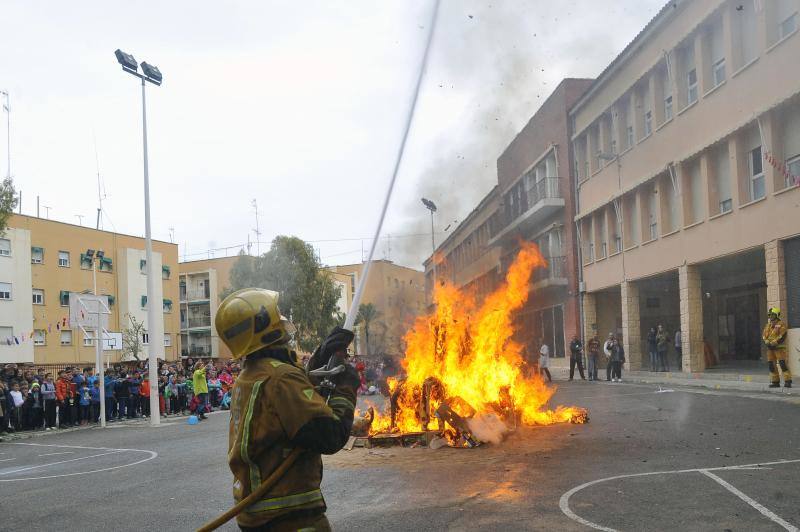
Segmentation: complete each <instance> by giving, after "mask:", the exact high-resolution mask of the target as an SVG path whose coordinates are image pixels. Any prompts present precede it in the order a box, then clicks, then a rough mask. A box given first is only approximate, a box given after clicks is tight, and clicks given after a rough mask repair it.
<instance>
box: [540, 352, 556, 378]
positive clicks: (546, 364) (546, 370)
mask: <svg viewBox="0 0 800 532" xmlns="http://www.w3.org/2000/svg"><path fill="white" fill-rule="evenodd" d="M539 373H540V374H541V375H547V382H553V377H552V375H550V348H549V347H548V346H547V344H545V343H542V347H541V348H540V349H539Z"/></svg>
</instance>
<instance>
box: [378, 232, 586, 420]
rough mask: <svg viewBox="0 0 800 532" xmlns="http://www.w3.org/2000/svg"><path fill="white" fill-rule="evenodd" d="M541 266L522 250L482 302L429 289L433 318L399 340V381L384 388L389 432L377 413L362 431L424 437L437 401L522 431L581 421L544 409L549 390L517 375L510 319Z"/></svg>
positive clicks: (446, 289)
mask: <svg viewBox="0 0 800 532" xmlns="http://www.w3.org/2000/svg"><path fill="white" fill-rule="evenodd" d="M543 266H546V261H545V259H544V258H543V257H542V255H541V254H540V253H539V250H538V248H537V247H536V246H535V245H534V244H531V243H523V244H522V247H521V250H520V251H519V254H518V255H517V258H516V260H515V261H514V263H513V264H512V265H511V267H510V268H509V270H508V273H507V275H506V278H505V281H504V282H503V283H502V285H501V286H500V287H498V288H497V290H495V291H494V292H493V293H492V294H490V295H489V296H488V297H486V298H485V299H484V300H483V301H477V300H476V297H475V296H474V294H470V293H468V292H467V291H462V290H459V289H458V288H456V287H455V286H454V285H453V284H451V283H448V282H444V283H441V284H440V285H438V286H436V288H435V290H434V302H435V311H434V313H433V314H431V315H425V316H420V317H418V318H417V319H416V321H415V322H414V325H413V327H412V328H411V330H409V331H408V333H407V334H406V335H405V341H406V345H407V348H406V352H405V358H404V359H403V361H402V366H403V368H404V370H405V373H406V379H405V382H401V381H396V380H390V382H389V387H390V390H391V391H392V392H393V393H394V395H395V400H396V405H397V406H396V413H395V419H394V426H392V420H391V419H390V416H389V415H388V412H384V413H383V414H377V415H376V417H375V420H374V421H373V423H372V427H371V430H370V432H371V433H373V434H375V433H384V432H389V431H399V432H414V431H420V430H425V429H426V428H427V426H426V425H427V423H426V420H428V419H431V417H432V416H431V414H432V413H433V412H435V410H436V408H438V406H439V405H440V404H441V402H442V401H444V400H447V401H448V403H449V404H450V406H451V407H452V408H453V409H454V410H455V411H457V412H458V413H459V414H461V415H462V416H469V415H470V414H473V413H474V414H476V415H481V414H490V413H492V414H495V415H502V413H503V412H506V413H509V412H510V413H511V415H512V417H514V416H516V418H517V419H519V420H520V421H521V422H522V423H524V424H527V425H549V424H552V423H558V422H566V421H580V420H582V419H583V418H584V417H585V410H583V409H581V408H577V407H563V406H559V407H557V408H556V409H555V410H551V409H548V408H547V403H548V401H549V400H550V398H551V397H552V396H553V394H554V393H555V387H548V386H547V385H546V384H545V383H544V381H543V380H542V379H541V378H540V377H539V376H538V375H532V376H526V375H524V374H523V368H524V367H525V366H526V363H525V361H524V357H523V346H522V345H521V344H519V343H518V342H516V341H514V340H513V335H514V326H513V317H514V313H515V312H516V311H518V310H519V309H520V308H522V306H523V305H524V304H525V302H526V301H527V299H528V294H529V286H530V284H529V282H530V277H531V274H532V272H533V270H534V269H535V268H540V267H543ZM431 387H433V388H435V389H434V390H433V391H432V392H431V393H430V394H424V393H423V390H430V389H431ZM424 395H429V396H430V404H429V405H428V406H429V408H428V409H427V410H428V411H427V413H426V412H425V410H426V409H425V408H424V407H420V402H421V399H422V398H423V396H424ZM455 398H460V400H459V399H455ZM473 411H474V412H473ZM430 423H431V424H432V425H434V424H435V421H433V420H431V421H430Z"/></svg>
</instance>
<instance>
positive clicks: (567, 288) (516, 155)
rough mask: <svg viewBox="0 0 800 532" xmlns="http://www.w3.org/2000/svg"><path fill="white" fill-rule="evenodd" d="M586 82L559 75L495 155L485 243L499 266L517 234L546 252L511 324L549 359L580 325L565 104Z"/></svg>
mask: <svg viewBox="0 0 800 532" xmlns="http://www.w3.org/2000/svg"><path fill="white" fill-rule="evenodd" d="M591 83H592V80H590V79H573V78H567V79H565V80H563V81H562V82H561V83H560V84H559V85H558V87H556V89H555V90H554V91H553V93H552V94H551V95H550V96H549V97H548V98H547V100H546V101H545V102H544V103H543V104H542V106H541V107H540V108H539V109H538V110H537V111H536V113H535V114H534V115H533V117H532V118H531V119H530V121H529V122H528V123H527V124H526V125H525V127H524V128H523V129H522V131H520V132H519V134H517V136H516V137H515V138H514V140H513V141H511V143H510V144H509V145H508V147H507V148H506V149H505V150H504V151H503V153H502V154H501V155H500V157H499V158H498V159H497V180H498V194H499V196H500V204H499V208H498V210H497V212H496V213H495V215H494V216H493V219H492V224H491V232H490V239H489V245H490V246H495V247H497V248H498V249H499V250H500V262H501V271H502V272H505V271H506V270H507V269H508V266H509V264H510V263H511V262H512V261H513V260H514V258H515V257H516V255H517V253H518V252H519V245H520V242H522V241H527V242H534V243H536V244H537V246H538V247H539V250H540V252H541V253H542V255H543V256H544V257H545V258H546V259H547V266H546V267H545V268H539V269H536V270H535V271H534V272H533V278H532V281H531V284H530V286H529V296H528V301H527V302H526V304H525V307H524V308H523V309H522V311H521V312H519V313H518V314H517V316H516V320H517V323H516V326H517V336H518V340H519V341H521V342H523V343H524V344H525V345H527V346H530V348H531V349H532V350H533V351H534V352H535V351H538V347H539V346H540V344H541V343H545V344H547V345H548V346H549V347H550V353H551V356H553V357H556V358H559V357H564V356H565V355H566V352H567V346H568V345H569V340H570V338H571V337H572V336H573V335H574V334H578V333H579V332H580V304H579V295H578V294H579V291H578V281H579V280H578V274H579V268H578V261H577V258H576V256H577V253H576V249H577V237H576V227H575V223H574V221H573V218H574V215H575V189H574V187H573V186H572V183H571V181H570V179H569V176H570V175H571V173H572V158H571V157H570V156H569V134H568V110H569V109H570V107H572V105H573V104H574V103H575V102H576V101H577V100H578V98H580V96H581V95H582V94H583V93H584V92H585V91H586V89H587V88H588V87H589V85H590V84H591Z"/></svg>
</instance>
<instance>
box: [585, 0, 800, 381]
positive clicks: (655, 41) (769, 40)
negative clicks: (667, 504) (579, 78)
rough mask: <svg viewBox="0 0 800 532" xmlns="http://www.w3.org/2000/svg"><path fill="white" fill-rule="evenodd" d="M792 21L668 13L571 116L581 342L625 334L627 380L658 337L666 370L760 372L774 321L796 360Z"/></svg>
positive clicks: (759, 15)
mask: <svg viewBox="0 0 800 532" xmlns="http://www.w3.org/2000/svg"><path fill="white" fill-rule="evenodd" d="M798 11H800V0H756V1H752V0H747V1H741V0H736V1H730V0H724V1H722V0H713V1H711V0H710V1H703V2H698V1H688V0H672V1H670V2H669V3H668V4H667V5H666V6H665V7H664V8H663V9H662V10H661V11H660V12H659V13H658V15H656V17H655V18H654V19H653V20H652V21H651V22H650V23H649V24H648V25H647V26H646V27H645V28H644V29H643V30H642V31H641V32H640V33H639V35H637V37H636V38H635V39H634V40H633V41H632V42H631V43H630V44H629V45H628V46H627V47H626V48H625V50H623V52H622V53H621V54H620V55H619V56H618V57H617V58H616V59H615V60H614V61H613V62H612V63H611V64H610V65H609V66H608V67H607V68H606V69H605V71H604V72H602V73H601V74H600V76H599V77H598V78H597V80H596V81H595V82H594V83H593V84H592V85H591V86H590V87H589V89H588V90H587V91H586V93H585V94H584V96H583V97H582V98H581V99H580V100H578V102H577V103H576V104H575V105H574V106H573V108H572V110H571V112H570V122H571V147H572V156H573V157H574V161H575V162H574V167H575V171H574V175H573V176H572V178H573V184H574V186H575V187H577V196H578V208H577V213H576V217H575V221H576V223H577V225H578V228H579V233H580V238H581V242H580V254H581V262H582V283H581V287H582V289H583V294H582V308H583V320H584V334H585V335H587V336H588V335H591V334H592V333H593V332H595V331H597V332H599V333H600V334H601V335H605V334H606V333H607V332H609V331H611V332H618V333H621V334H622V335H623V341H624V347H625V349H626V352H627V358H628V362H629V365H630V366H631V368H632V369H640V368H641V369H646V368H649V364H648V363H646V362H645V357H646V348H645V344H644V342H645V337H646V333H647V330H648V329H649V328H650V327H651V326H655V325H657V324H662V325H664V326H665V327H666V328H667V330H668V331H669V332H670V334H671V335H673V334H674V333H675V332H678V331H680V333H681V344H682V353H681V354H678V352H677V350H674V349H671V350H670V354H671V356H672V365H671V369H672V370H676V369H679V368H680V369H682V370H683V371H685V372H697V371H708V370H711V369H723V370H724V369H726V368H754V369H755V368H757V369H758V370H759V371H764V370H766V362H765V360H766V359H765V352H764V348H763V346H762V342H761V339H760V334H761V328H762V327H763V325H764V323H765V322H766V319H767V317H766V310H767V308H768V307H770V306H777V307H780V308H781V309H782V310H783V312H784V319H787V320H788V322H789V326H790V328H791V331H790V334H789V338H790V342H792V343H793V344H794V345H795V346H797V345H798V336H800V334H799V332H800V286H799V285H800V271H798V269H800V238H798V235H800V208H799V207H800V190H799V189H798V186H797V180H798V176H800V76H797V75H794V74H793V72H794V70H793V68H794V65H796V64H797V61H798V57H800V35H798V29H799V28H800V19H799V18H798V17H799V15H798ZM790 352H791V353H792V356H791V357H790V358H791V361H790V365H791V366H794V370H795V371H797V370H798V369H800V368H798V360H797V352H796V351H795V349H790Z"/></svg>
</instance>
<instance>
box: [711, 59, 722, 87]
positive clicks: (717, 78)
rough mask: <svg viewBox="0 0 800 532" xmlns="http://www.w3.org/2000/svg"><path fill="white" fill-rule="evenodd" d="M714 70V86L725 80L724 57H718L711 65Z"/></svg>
mask: <svg viewBox="0 0 800 532" xmlns="http://www.w3.org/2000/svg"><path fill="white" fill-rule="evenodd" d="M712 68H713V70H714V86H715V87H716V86H717V85H719V84H720V83H722V82H723V81H725V59H724V58H723V59H720V60H719V61H717V62H716V63H714V66H713V67H712Z"/></svg>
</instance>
